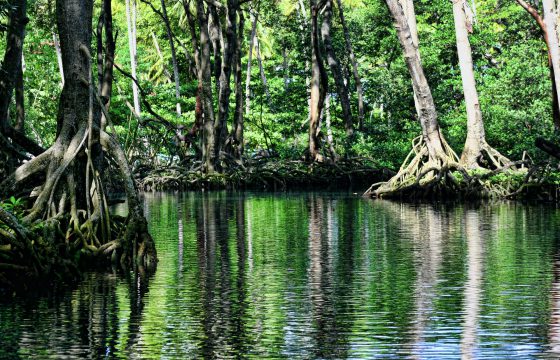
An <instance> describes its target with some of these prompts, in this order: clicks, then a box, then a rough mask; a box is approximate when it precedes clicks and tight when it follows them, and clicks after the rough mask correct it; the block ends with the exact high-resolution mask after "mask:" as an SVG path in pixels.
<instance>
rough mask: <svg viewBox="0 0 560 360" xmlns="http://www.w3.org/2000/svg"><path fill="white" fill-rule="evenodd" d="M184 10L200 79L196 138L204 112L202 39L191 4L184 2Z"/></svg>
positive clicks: (195, 124)
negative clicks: (198, 32) (201, 62)
mask: <svg viewBox="0 0 560 360" xmlns="http://www.w3.org/2000/svg"><path fill="white" fill-rule="evenodd" d="M183 8H184V10H185V14H186V17H187V22H188V25H189V31H190V33H191V46H192V48H193V49H194V50H193V51H194V63H195V67H196V74H197V79H198V86H197V90H196V103H195V109H194V116H195V120H194V125H193V127H192V129H191V130H190V134H191V135H192V137H193V138H194V137H195V135H196V134H197V132H198V130H199V129H200V128H201V127H202V125H203V118H202V117H203V110H202V80H201V79H202V70H201V66H200V43H199V41H198V39H199V38H200V37H199V36H198V35H197V33H196V23H195V19H194V16H193V14H192V13H191V10H190V8H189V3H188V2H186V1H185V0H183Z"/></svg>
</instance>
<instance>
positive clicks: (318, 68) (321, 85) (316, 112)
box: [309, 0, 328, 161]
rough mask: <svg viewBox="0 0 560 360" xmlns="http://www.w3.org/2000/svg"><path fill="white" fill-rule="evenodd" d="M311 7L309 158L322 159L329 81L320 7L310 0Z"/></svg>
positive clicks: (312, 159)
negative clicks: (321, 136)
mask: <svg viewBox="0 0 560 360" xmlns="http://www.w3.org/2000/svg"><path fill="white" fill-rule="evenodd" d="M310 8H311V101H310V103H309V115H310V116H309V158H310V160H311V161H322V160H323V157H322V156H321V154H320V153H319V151H320V147H321V145H320V140H319V129H320V119H321V112H322V111H323V107H324V104H325V96H326V93H327V90H328V81H327V74H326V71H325V67H324V65H323V60H322V58H321V51H320V49H319V28H318V19H317V17H318V15H319V8H318V5H317V2H316V0H310Z"/></svg>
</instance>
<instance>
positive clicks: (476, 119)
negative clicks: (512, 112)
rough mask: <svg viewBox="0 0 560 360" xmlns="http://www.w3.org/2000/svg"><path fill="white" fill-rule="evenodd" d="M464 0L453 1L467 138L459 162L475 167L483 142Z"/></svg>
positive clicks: (483, 135)
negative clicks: (465, 112)
mask: <svg viewBox="0 0 560 360" xmlns="http://www.w3.org/2000/svg"><path fill="white" fill-rule="evenodd" d="M464 1H465V0H455V1H453V18H454V20H455V37H456V40H457V55H458V57H459V68H460V70H461V80H462V83H463V94H464V96H465V107H466V109H467V140H466V141H465V147H464V149H463V154H462V156H461V162H462V163H463V165H464V166H465V167H467V168H471V169H472V168H476V167H477V166H478V163H477V159H478V157H479V156H480V154H481V146H482V144H483V143H484V142H485V134H484V124H483V122H482V112H481V111H480V103H479V102H478V93H477V91H476V82H475V79H474V70H473V62H472V55H471V44H470V43H469V32H468V30H467V21H468V19H467V16H466V14H465V6H466V5H465V2H464Z"/></svg>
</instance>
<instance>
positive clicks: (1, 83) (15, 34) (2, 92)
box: [0, 0, 29, 134]
mask: <svg viewBox="0 0 560 360" xmlns="http://www.w3.org/2000/svg"><path fill="white" fill-rule="evenodd" d="M11 5H13V7H12V8H11V9H10V11H9V19H8V30H7V34H6V52H5V53H4V60H3V61H2V67H1V69H0V133H2V134H6V131H7V129H8V127H9V126H10V124H9V122H8V119H9V114H8V112H9V107H10V102H11V100H12V94H13V92H14V88H15V85H16V81H17V78H18V75H19V74H20V72H21V58H22V51H23V39H24V37H25V26H26V25H27V23H28V22H29V19H28V18H27V1H26V0H15V1H14V2H13V3H11Z"/></svg>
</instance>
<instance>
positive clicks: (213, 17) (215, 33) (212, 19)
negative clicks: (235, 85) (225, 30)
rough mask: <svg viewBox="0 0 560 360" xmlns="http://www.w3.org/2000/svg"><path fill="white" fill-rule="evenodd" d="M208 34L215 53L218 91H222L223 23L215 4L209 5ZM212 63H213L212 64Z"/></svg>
mask: <svg viewBox="0 0 560 360" xmlns="http://www.w3.org/2000/svg"><path fill="white" fill-rule="evenodd" d="M208 12H209V16H208V35H209V36H210V41H211V43H212V51H213V54H214V63H213V66H214V67H213V71H214V78H215V79H216V92H217V93H219V92H220V75H221V73H222V50H221V44H220V38H221V32H222V29H221V25H220V17H219V15H218V11H217V10H216V7H215V6H213V5H208ZM211 65H212V64H211Z"/></svg>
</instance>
